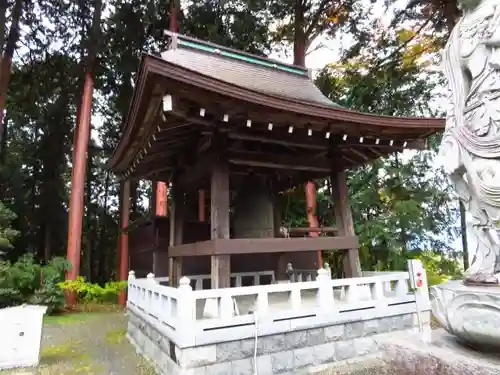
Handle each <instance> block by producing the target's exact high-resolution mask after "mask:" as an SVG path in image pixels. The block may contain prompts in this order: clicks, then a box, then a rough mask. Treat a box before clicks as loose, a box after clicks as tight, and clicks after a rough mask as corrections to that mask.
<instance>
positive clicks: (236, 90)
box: [144, 55, 444, 128]
mask: <svg viewBox="0 0 500 375" xmlns="http://www.w3.org/2000/svg"><path fill="white" fill-rule="evenodd" d="M144 62H145V64H148V65H149V66H148V68H147V70H148V72H151V73H155V74H159V75H163V76H165V77H169V78H171V79H174V80H178V81H181V82H183V83H186V84H189V85H192V86H196V87H200V88H203V89H206V90H209V91H214V92H217V93H219V94H221V95H224V96H228V97H232V98H235V99H240V100H244V101H247V102H250V103H253V104H258V105H262V106H267V107H273V108H276V109H279V110H283V111H287V112H293V113H297V114H301V115H307V116H311V117H319V118H322V119H326V120H339V121H346V122H355V123H359V124H367V125H374V126H381V127H397V128H444V119H443V118H429V117H397V116H385V115H374V114H370V113H364V112H359V111H354V110H351V109H347V108H342V107H336V106H329V105H321V104H319V103H310V102H302V101H297V100H293V99H289V98H283V97H279V96H276V95H271V94H267V93H261V92H257V91H255V90H250V89H246V88H242V87H240V86H237V85H234V84H231V83H228V82H224V81H221V80H218V79H215V78H212V77H208V76H205V75H203V74H200V73H196V72H194V71H192V70H189V69H186V68H183V67H180V66H178V65H176V64H171V63H169V62H168V61H165V60H163V59H161V58H160V57H156V56H152V55H146V56H144Z"/></svg>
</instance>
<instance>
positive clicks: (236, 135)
mask: <svg viewBox="0 0 500 375" xmlns="http://www.w3.org/2000/svg"><path fill="white" fill-rule="evenodd" d="M271 136H278V137H279V138H278V137H276V138H271ZM228 137H229V138H231V139H239V140H243V141H255V142H261V143H271V144H278V145H282V146H291V147H299V148H305V149H311V150H327V149H328V140H327V139H325V140H324V141H318V140H316V139H312V138H304V137H297V135H293V134H288V133H286V132H283V131H276V132H274V133H273V134H272V135H269V134H266V135H258V134H252V133H250V132H244V131H241V130H240V131H229V133H228Z"/></svg>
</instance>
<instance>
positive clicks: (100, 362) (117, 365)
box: [0, 312, 155, 375]
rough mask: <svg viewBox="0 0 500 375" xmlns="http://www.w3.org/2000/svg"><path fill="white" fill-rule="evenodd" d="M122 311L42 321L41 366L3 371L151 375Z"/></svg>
mask: <svg viewBox="0 0 500 375" xmlns="http://www.w3.org/2000/svg"><path fill="white" fill-rule="evenodd" d="M126 326H127V317H126V316H125V314H123V313H116V312H115V313H87V314H75V315H69V316H64V317H56V318H52V317H49V318H48V319H46V321H45V323H44V332H43V340H42V350H41V356H40V357H41V359H40V366H39V367H38V368H37V369H16V370H8V371H0V374H2V375H4V374H5V375H7V374H9V375H154V374H155V371H154V369H153V367H152V366H151V365H150V364H149V363H148V362H147V361H146V360H144V359H143V358H142V357H140V356H138V355H137V354H136V352H135V349H134V348H133V347H132V345H130V344H129V342H128V341H127V339H126V337H125V333H126Z"/></svg>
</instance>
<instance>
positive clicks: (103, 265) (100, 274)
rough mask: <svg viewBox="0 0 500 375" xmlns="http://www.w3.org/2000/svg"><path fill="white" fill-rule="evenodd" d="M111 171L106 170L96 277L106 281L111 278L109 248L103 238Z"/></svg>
mask: <svg viewBox="0 0 500 375" xmlns="http://www.w3.org/2000/svg"><path fill="white" fill-rule="evenodd" d="M109 177H110V176H109V172H106V180H105V182H104V207H103V208H102V218H101V220H100V223H99V224H100V225H99V232H98V238H97V243H98V246H97V254H99V263H98V265H97V275H96V278H97V280H99V281H104V280H109V278H107V276H108V275H106V270H107V256H106V255H107V253H108V250H109V249H107V248H105V247H104V246H103V244H104V242H103V239H102V235H103V228H104V225H105V224H104V223H105V220H106V217H107V216H108V196H109Z"/></svg>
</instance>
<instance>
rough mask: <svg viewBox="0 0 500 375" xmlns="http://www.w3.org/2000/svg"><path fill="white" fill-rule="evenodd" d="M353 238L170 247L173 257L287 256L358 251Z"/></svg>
mask: <svg viewBox="0 0 500 375" xmlns="http://www.w3.org/2000/svg"><path fill="white" fill-rule="evenodd" d="M358 247H359V241H358V238H357V237H356V236H339V237H296V238H231V239H229V238H225V239H212V240H209V241H203V242H196V243H191V244H184V245H180V246H174V247H172V248H170V249H169V250H170V253H171V255H172V256H206V255H212V256H227V255H230V254H265V253H288V252H302V251H318V250H325V249H327V250H348V251H350V249H357V248H358Z"/></svg>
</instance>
